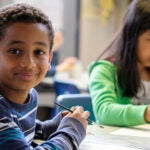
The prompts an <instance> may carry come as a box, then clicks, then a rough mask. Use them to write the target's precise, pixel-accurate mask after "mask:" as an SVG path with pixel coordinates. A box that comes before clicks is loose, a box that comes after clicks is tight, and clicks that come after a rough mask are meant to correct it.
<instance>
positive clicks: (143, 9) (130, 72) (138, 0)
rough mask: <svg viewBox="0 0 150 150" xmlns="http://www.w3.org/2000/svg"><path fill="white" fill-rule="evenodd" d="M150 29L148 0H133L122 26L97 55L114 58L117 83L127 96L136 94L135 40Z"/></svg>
mask: <svg viewBox="0 0 150 150" xmlns="http://www.w3.org/2000/svg"><path fill="white" fill-rule="evenodd" d="M149 29H150V0H133V1H132V3H131V4H130V5H129V7H128V9H127V11H126V14H125V16H124V18H123V22H122V26H121V28H120V30H119V32H118V33H117V35H116V36H115V37H114V39H113V40H112V42H111V43H110V44H109V45H108V47H107V48H106V49H105V51H104V53H103V54H102V55H100V56H99V59H102V58H103V56H104V55H106V54H108V56H107V57H106V56H105V58H104V59H106V60H109V61H111V60H115V61H114V64H115V65H116V67H117V76H118V83H119V85H120V86H121V88H123V90H124V95H125V96H128V97H133V96H137V95H136V94H137V91H138V89H139V87H140V77H139V72H138V68H137V56H136V50H137V40H138V37H139V36H140V35H141V34H142V33H144V32H145V31H146V30H149Z"/></svg>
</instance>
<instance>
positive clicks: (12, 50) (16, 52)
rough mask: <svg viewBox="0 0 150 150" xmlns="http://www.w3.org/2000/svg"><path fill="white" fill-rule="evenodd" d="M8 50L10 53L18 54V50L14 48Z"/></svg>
mask: <svg viewBox="0 0 150 150" xmlns="http://www.w3.org/2000/svg"><path fill="white" fill-rule="evenodd" d="M9 52H10V53H12V54H17V55H18V54H19V53H20V50H19V49H17V48H16V49H11V50H9Z"/></svg>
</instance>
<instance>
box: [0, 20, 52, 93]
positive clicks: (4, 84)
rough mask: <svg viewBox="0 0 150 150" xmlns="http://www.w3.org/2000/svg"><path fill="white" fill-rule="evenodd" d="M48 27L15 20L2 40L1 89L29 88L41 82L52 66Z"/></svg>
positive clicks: (21, 89)
mask: <svg viewBox="0 0 150 150" xmlns="http://www.w3.org/2000/svg"><path fill="white" fill-rule="evenodd" d="M49 49H50V40H49V35H48V30H47V28H46V27H45V26H44V25H42V24H38V23H15V24H13V25H11V26H9V27H8V28H7V29H6V31H5V36H4V37H3V38H2V40H0V90H5V91H6V90H14V91H16V90H17V91H19V90H20V91H26V90H29V89H31V88H32V87H34V86H35V85H37V84H38V83H39V82H40V81H41V80H42V78H43V77H44V76H45V73H46V72H47V70H48V69H49V67H50V60H51V57H52V54H51V53H50V52H49Z"/></svg>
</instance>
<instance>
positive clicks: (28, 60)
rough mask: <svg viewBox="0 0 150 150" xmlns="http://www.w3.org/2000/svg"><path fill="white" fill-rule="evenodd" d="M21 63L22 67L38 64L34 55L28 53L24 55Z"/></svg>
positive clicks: (32, 66) (31, 66)
mask: <svg viewBox="0 0 150 150" xmlns="http://www.w3.org/2000/svg"><path fill="white" fill-rule="evenodd" d="M20 65H21V67H26V68H34V67H35V66H36V62H35V59H34V58H33V56H30V55H26V56H24V57H22V59H21V63H20Z"/></svg>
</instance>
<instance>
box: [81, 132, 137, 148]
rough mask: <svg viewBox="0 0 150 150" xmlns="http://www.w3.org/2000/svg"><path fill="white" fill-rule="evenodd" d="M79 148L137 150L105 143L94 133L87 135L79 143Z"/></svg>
mask: <svg viewBox="0 0 150 150" xmlns="http://www.w3.org/2000/svg"><path fill="white" fill-rule="evenodd" d="M79 150H137V149H136V148H131V147H127V146H123V145H116V144H113V143H107V141H103V140H101V139H100V138H99V137H97V136H94V135H88V136H87V137H86V138H85V139H84V140H83V142H82V143H81V145H80V148H79Z"/></svg>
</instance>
